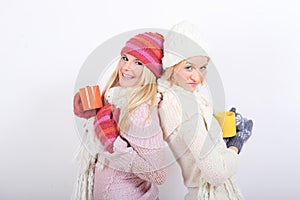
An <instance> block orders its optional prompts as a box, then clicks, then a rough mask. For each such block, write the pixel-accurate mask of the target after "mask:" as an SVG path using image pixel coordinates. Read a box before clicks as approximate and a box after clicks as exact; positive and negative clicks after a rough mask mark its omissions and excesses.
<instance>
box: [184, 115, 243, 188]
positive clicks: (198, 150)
mask: <svg viewBox="0 0 300 200" xmlns="http://www.w3.org/2000/svg"><path fill="white" fill-rule="evenodd" d="M190 121H193V120H190ZM199 121H200V123H199V124H198V125H197V126H196V127H197V131H189V133H187V134H182V137H183V140H184V142H185V144H186V146H187V147H188V148H189V150H190V152H191V153H192V155H193V156H194V158H195V162H196V165H197V166H198V167H199V169H200V170H201V176H202V177H203V178H204V179H205V180H206V181H207V182H209V183H210V184H212V185H215V186H219V185H221V184H223V183H224V182H225V181H226V180H227V179H228V178H230V177H232V176H233V175H234V174H236V172H237V165H238V155H237V153H235V152H234V151H233V150H231V149H228V148H227V147H226V145H225V142H224V141H223V139H222V135H221V129H220V127H219V125H218V123H217V121H216V120H215V118H213V119H212V122H211V126H210V129H209V130H208V132H207V130H206V128H205V126H204V123H201V122H202V121H203V120H201V119H199ZM186 125H188V126H189V124H183V127H182V128H183V129H185V130H186V127H185V126H186ZM191 133H192V134H191Z"/></svg>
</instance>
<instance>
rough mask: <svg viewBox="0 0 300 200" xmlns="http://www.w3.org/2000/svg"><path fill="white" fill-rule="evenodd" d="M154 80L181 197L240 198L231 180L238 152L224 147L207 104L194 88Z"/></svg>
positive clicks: (235, 167) (165, 135) (218, 128)
mask: <svg viewBox="0 0 300 200" xmlns="http://www.w3.org/2000/svg"><path fill="white" fill-rule="evenodd" d="M158 84H159V92H161V94H162V96H163V100H162V102H161V103H160V107H159V115H160V120H161V125H162V129H163V133H164V139H165V141H167V143H168V144H169V147H170V149H171V151H172V153H173V155H174V157H175V158H176V159H177V162H178V164H179V165H180V168H181V171H182V176H183V179H184V184H185V186H186V187H187V188H188V194H186V196H185V199H190V200H195V199H201V200H206V199H214V200H215V199H220V200H226V199H230V200H236V199H242V196H241V194H240V192H239V190H238V188H237V185H236V183H235V181H234V175H235V174H236V172H237V160H238V155H237V154H236V153H235V152H234V151H233V150H231V149H228V148H226V145H225V143H224V141H223V140H222V134H221V129H220V127H219V125H218V123H217V121H216V119H215V118H214V117H213V109H212V106H211V104H210V103H209V102H208V101H207V100H206V99H205V98H204V97H203V96H202V95H201V94H200V93H199V92H198V91H196V92H194V93H192V92H189V91H186V90H184V89H183V88H181V87H179V86H176V85H174V86H172V87H170V86H169V83H168V82H166V81H164V80H158Z"/></svg>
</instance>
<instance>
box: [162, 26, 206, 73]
mask: <svg viewBox="0 0 300 200" xmlns="http://www.w3.org/2000/svg"><path fill="white" fill-rule="evenodd" d="M207 49H208V48H207V45H206V44H205V42H204V41H203V37H202V36H201V33H200V31H199V29H198V28H197V27H196V26H195V25H194V24H192V23H191V22H189V21H182V22H180V23H178V24H176V25H174V26H173V27H172V28H171V30H170V31H169V32H168V34H167V36H166V37H165V42H164V52H165V53H164V57H163V68H164V70H165V69H166V68H168V67H171V66H174V65H175V64H177V63H179V62H180V61H182V60H184V59H187V58H190V57H193V56H199V55H202V56H207V55H208V54H207Z"/></svg>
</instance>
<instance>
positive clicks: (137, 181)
mask: <svg viewBox="0 0 300 200" xmlns="http://www.w3.org/2000/svg"><path fill="white" fill-rule="evenodd" d="M111 90H112V91H111V95H110V96H109V97H108V101H109V102H110V103H113V104H115V105H116V106H117V107H119V108H120V109H121V112H122V107H123V106H124V102H127V101H124V99H122V98H125V99H126V94H127V93H128V92H129V91H130V90H129V91H126V90H125V93H124V89H122V90H121V89H120V88H119V87H117V88H113V89H111ZM124 94H125V95H124ZM127 97H128V95H127ZM150 112H151V113H150ZM149 114H150V115H149ZM149 116H150V117H149ZM121 134H122V137H123V138H125V139H126V140H127V141H128V142H129V143H130V145H131V147H127V143H126V142H125V141H124V140H123V139H122V138H120V137H118V138H117V140H116V142H115V143H114V153H112V154H109V153H106V152H104V153H102V154H99V160H103V157H104V160H105V165H104V167H103V168H102V167H99V165H98V167H97V166H96V169H95V179H94V199H95V200H100V199H101V200H114V199H116V200H130V199H132V200H143V199H145V200H146V199H147V200H152V199H153V200H156V199H157V198H158V188H157V186H156V184H162V183H163V182H164V180H165V178H166V170H165V168H163V135H162V131H161V128H160V124H159V118H158V113H157V109H156V108H154V109H153V110H151V111H150V107H149V105H148V104H146V103H144V104H142V105H141V106H139V107H138V109H136V110H135V111H134V112H133V113H132V115H131V117H130V125H129V128H128V130H126V131H125V132H122V133H121ZM100 157H102V158H100Z"/></svg>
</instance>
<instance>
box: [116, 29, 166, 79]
mask: <svg viewBox="0 0 300 200" xmlns="http://www.w3.org/2000/svg"><path fill="white" fill-rule="evenodd" d="M163 43H164V37H163V36H162V35H161V34H159V33H154V32H145V33H141V34H138V35H136V36H134V37H132V38H130V39H129V40H128V41H127V42H126V45H125V47H123V49H122V50H121V55H123V54H124V53H126V54H130V55H132V56H134V57H136V58H137V59H138V60H140V61H141V62H142V63H143V64H145V66H146V67H147V68H148V69H150V70H151V71H152V72H153V74H154V75H155V76H156V77H157V78H159V77H160V76H161V73H162V58H163V56H164V52H163Z"/></svg>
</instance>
